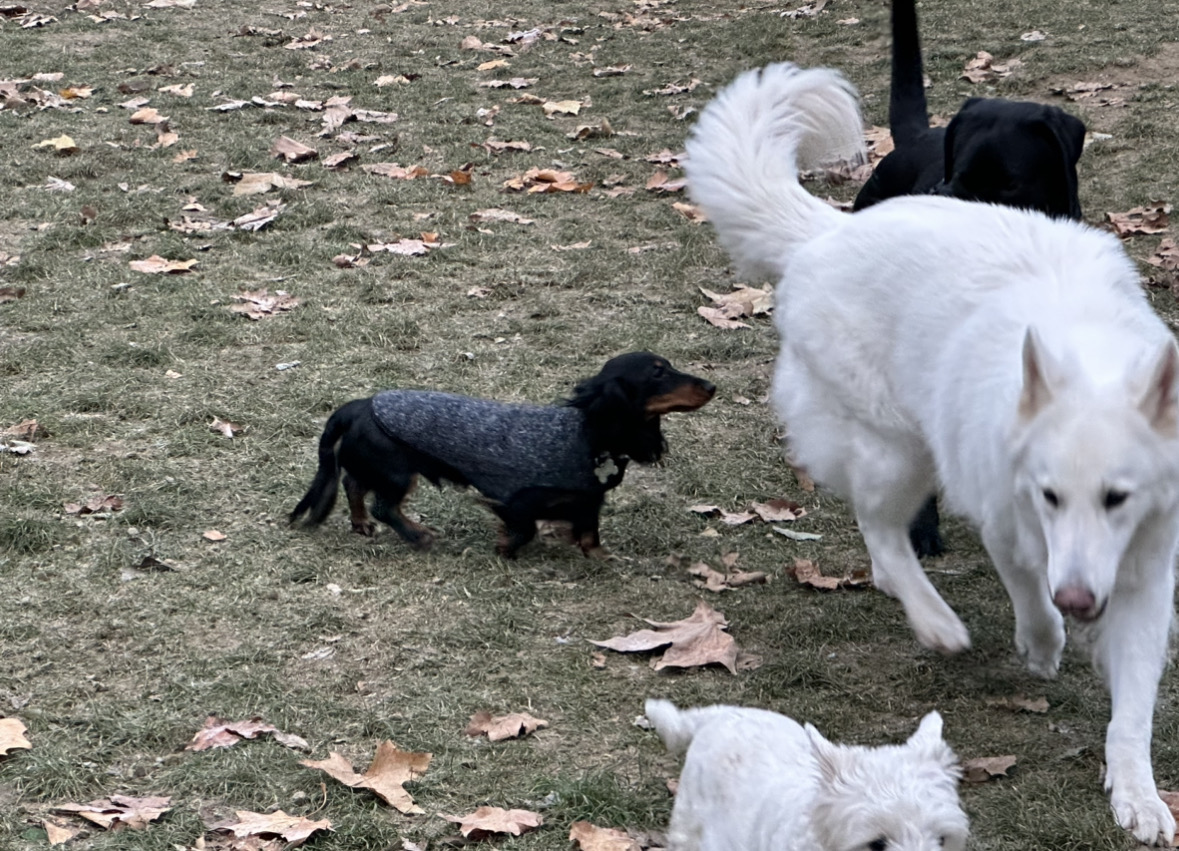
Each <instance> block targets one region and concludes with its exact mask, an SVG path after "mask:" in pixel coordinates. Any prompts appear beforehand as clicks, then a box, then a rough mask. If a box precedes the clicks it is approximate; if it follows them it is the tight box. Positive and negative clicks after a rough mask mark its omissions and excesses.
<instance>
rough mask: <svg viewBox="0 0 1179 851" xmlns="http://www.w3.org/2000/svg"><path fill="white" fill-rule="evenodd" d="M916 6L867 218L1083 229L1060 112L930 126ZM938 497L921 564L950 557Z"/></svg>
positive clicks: (900, 40) (904, 10) (902, 11)
mask: <svg viewBox="0 0 1179 851" xmlns="http://www.w3.org/2000/svg"><path fill="white" fill-rule="evenodd" d="M923 78H924V73H923V68H922V62H921V41H920V36H919V35H918V32H917V9H916V6H915V0H893V4H892V87H891V92H890V95H889V104H888V126H889V131H890V132H891V133H892V138H893V143H894V145H895V149H894V150H893V151H892V152H891V153H890V154H888V156H886V157H885V158H884V159H883V160H881V161H880V163H879V164H878V165H877V166H876V170H875V171H874V172H873V173H872V176H871V177H870V178H869V179H868V181H867V182H866V183H865V184H864V186H863V187H862V188H861V189H860V192H859V194H858V195H857V196H856V201H855V205H854V206H853V210H862V209H864V208H865V207H870V206H872V205H873V204H877V203H879V202H881V201H884V200H887V199H889V198H895V197H897V196H899V195H925V194H931V193H935V194H939V195H951V196H953V197H955V198H962V199H963V200H966V201H983V202H987V203H991V204H1003V205H1005V206H1008V207H1022V208H1025V209H1031V210H1039V211H1040V212H1042V213H1046V214H1048V215H1049V216H1054V217H1059V218H1070V219H1080V218H1081V202H1080V200H1079V199H1078V198H1077V160H1079V159H1080V157H1081V150H1082V147H1083V145H1084V141H1085V125H1084V123H1082V122H1081V120H1080V119H1079V118H1075V117H1073V116H1072V115H1069V114H1068V113H1067V112H1064V111H1063V110H1060V109H1057V108H1056V107H1054V106H1043V105H1041V104H1038V103H1026V102H1016V101H1010V100H1001V99H999V98H990V99H984V98H970V99H969V100H967V101H966V103H964V104H963V105H962V108H961V109H960V110H959V111H958V114H957V115H955V116H954V118H953V120H951V121H950V125H949V127H946V128H939V127H930V126H929V109H928V106H927V105H926V101H925V86H924V82H923ZM938 521H939V518H938V510H937V497H936V496H931V497H930V498H929V500H928V502H926V504H925V505H924V506H923V507H922V509H921V512H920V513H919V514H918V515H917V517H916V519H915V520H914V521H913V524H912V526H911V527H910V529H909V537H910V539H911V540H912V542H913V547H914V549H915V550H916V551H917V555H919V556H927V555H939V554H940V553H942V552H943V551H944V550H945V545H944V544H943V542H942V538H941V533H940V532H939V531H938Z"/></svg>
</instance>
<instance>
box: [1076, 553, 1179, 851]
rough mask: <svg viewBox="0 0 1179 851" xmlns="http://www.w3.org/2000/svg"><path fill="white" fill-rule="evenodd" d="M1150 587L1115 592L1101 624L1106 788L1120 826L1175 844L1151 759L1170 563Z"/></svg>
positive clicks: (1097, 651) (1097, 649) (1098, 645)
mask: <svg viewBox="0 0 1179 851" xmlns="http://www.w3.org/2000/svg"><path fill="white" fill-rule="evenodd" d="M1159 574H1160V575H1159V576H1157V577H1155V579H1154V581H1153V582H1148V583H1144V585H1145V587H1139V588H1134V589H1125V588H1118V589H1116V590H1115V592H1114V594H1113V595H1112V597H1111V598H1110V601H1109V604H1108V606H1107V608H1106V612H1105V614H1104V615H1103V617H1102V619H1101V622H1100V624H1099V625H1098V635H1097V639H1096V642H1095V644H1094V662H1095V663H1096V664H1097V665H1098V666H1099V667H1100V669H1101V671H1102V673H1103V674H1104V675H1105V678H1106V682H1107V683H1108V685H1109V690H1110V698H1111V703H1112V705H1113V714H1112V717H1111V718H1110V722H1109V728H1108V730H1107V731H1106V737H1105V763H1106V769H1105V788H1106V790H1107V791H1108V792H1109V796H1110V805H1111V806H1112V807H1113V811H1114V816H1115V817H1116V818H1117V820H1118V824H1119V825H1121V826H1122V827H1124V828H1125V829H1126V830H1128V831H1130V832H1131V833H1133V834H1134V836H1135V838H1136V839H1138V841H1140V842H1145V843H1147V844H1160V845H1170V844H1171V841H1172V839H1173V838H1174V836H1175V819H1174V817H1173V816H1172V815H1171V811H1170V809H1169V808H1168V807H1167V805H1166V804H1164V803H1163V802H1162V800H1161V799H1160V798H1159V794H1158V789H1157V788H1156V786H1155V782H1154V773H1153V770H1152V768H1151V762H1150V741H1151V726H1152V723H1153V720H1154V702H1155V697H1156V696H1157V694H1158V684H1159V679H1160V678H1161V677H1162V672H1163V667H1164V665H1165V662H1166V653H1167V636H1168V633H1169V630H1170V624H1171V610H1172V602H1171V600H1172V595H1173V592H1174V579H1173V577H1172V575H1171V570H1170V563H1169V562H1168V563H1167V564H1166V565H1165V569H1160V570H1159Z"/></svg>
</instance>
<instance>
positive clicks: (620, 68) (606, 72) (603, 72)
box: [594, 65, 631, 77]
mask: <svg viewBox="0 0 1179 851" xmlns="http://www.w3.org/2000/svg"><path fill="white" fill-rule="evenodd" d="M630 69H631V66H630V65H606V66H603V67H601V68H595V69H594V76H595V77H621V76H622V75H623V74H626V73H628V72H629V71H630Z"/></svg>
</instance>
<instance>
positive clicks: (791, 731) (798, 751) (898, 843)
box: [646, 700, 969, 851]
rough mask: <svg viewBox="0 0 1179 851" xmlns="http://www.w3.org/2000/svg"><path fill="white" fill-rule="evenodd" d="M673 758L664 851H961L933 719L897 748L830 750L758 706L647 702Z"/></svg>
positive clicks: (952, 774)
mask: <svg viewBox="0 0 1179 851" xmlns="http://www.w3.org/2000/svg"><path fill="white" fill-rule="evenodd" d="M646 712H647V718H648V720H650V722H651V724H652V725H653V726H654V727H655V730H656V732H658V733H659V737H660V738H661V739H663V742H664V744H665V745H667V748H668V750H670V751H671V752H672V753H682V752H684V751H687V757H686V758H685V760H684V768H683V771H682V772H681V773H680V782H679V788H678V789H677V791H676V797H675V808H674V809H673V810H672V813H671V825H670V826H669V828H668V832H667V843H668V847H669V849H670V851H882V849H888V851H943V849H944V851H962V849H963V848H964V847H965V846H966V835H967V832H968V829H969V825H968V821H967V818H966V813H964V812H963V811H962V807H961V806H960V805H959V803H958V777H959V772H958V767H957V760H956V759H955V757H954V752H953V751H952V750H950V746H949V745H947V744H946V743H945V742H944V741H943V740H942V719H941V716H940V715H938V714H937V713H936V712H931V713H929V714H928V715H926V716H925V718H924V719H922V721H921V725H920V726H919V727H918V728H917V732H916V733H914V734H913V735H912V737H910V739H909V740H908V741H907V742H905V744H903V745H886V746H883V747H876V748H866V747H853V746H847V745H837V744H832V743H831V742H829V741H827V740H826V739H825V738H823V736H822V735H821V734H820V733H819V731H818V730H816V729H815V728H814V727H812V726H811V725H810V724H807V725H806V727H805V729H804V728H803V727H801V726H800V725H799V724H797V723H796V722H795V721H792V720H791V719H789V718H787V717H786V716H785V715H778V714H777V713H774V712H767V711H766V710H764V709H744V708H740V707H736V706H705V707H700V708H697V709H677V708H676V707H675V706H673V705H672V704H671V703H669V702H668V701H666V700H648V701H647V706H646Z"/></svg>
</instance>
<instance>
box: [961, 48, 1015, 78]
mask: <svg viewBox="0 0 1179 851" xmlns="http://www.w3.org/2000/svg"><path fill="white" fill-rule="evenodd" d="M1022 64H1023V62H1022V61H1020V60H1019V59H1011V60H1008V61H1007V62H1006V63H1005V64H1002V65H996V64H995V57H994V56H992V55H991V54H989V53H987V52H986V51H985V50H980V51H979V52H978V54H977V55H976V56H975V57H974V58H973V59H971V60H970V61H968V62H967V63H966V68H965V70H963V72H962V76H961V79H964V80H969V81H970V82H972V83H982V82H984V81H986V80H991V79H995V78H997V77H1007V76H1010V74H1011V72H1012V71H1014V70H1015V69H1016V68H1018V67H1019V66H1020V65H1022Z"/></svg>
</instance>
